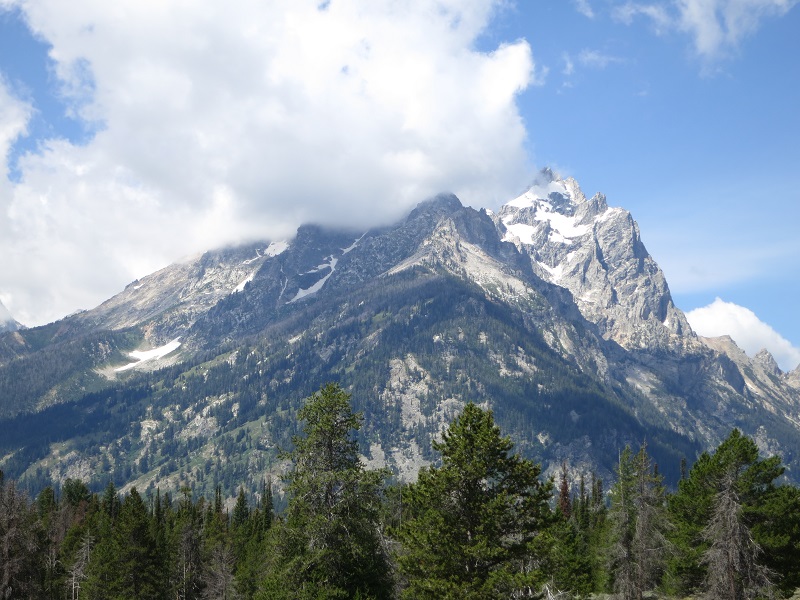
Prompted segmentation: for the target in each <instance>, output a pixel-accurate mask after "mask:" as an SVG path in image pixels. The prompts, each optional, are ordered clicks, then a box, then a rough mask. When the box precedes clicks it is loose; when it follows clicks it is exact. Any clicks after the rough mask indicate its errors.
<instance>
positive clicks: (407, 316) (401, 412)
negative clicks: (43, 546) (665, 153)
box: [0, 171, 800, 494]
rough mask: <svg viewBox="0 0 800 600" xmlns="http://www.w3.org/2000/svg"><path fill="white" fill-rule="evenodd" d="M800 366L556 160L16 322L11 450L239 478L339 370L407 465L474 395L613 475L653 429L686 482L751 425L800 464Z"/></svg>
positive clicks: (99, 477) (38, 470)
mask: <svg viewBox="0 0 800 600" xmlns="http://www.w3.org/2000/svg"><path fill="white" fill-rule="evenodd" d="M130 353H133V354H130ZM129 354H130V355H129ZM798 380H800V379H799V378H798V376H797V373H796V372H795V373H791V374H788V375H787V374H783V373H781V372H780V371H779V370H777V369H775V368H772V367H770V365H769V361H768V360H767V358H766V357H764V356H761V357H757V358H754V359H750V358H748V357H747V356H746V355H744V353H742V352H741V351H740V350H738V348H736V347H735V345H734V344H733V343H732V342H731V341H730V340H703V339H700V338H698V337H697V336H696V335H695V334H694V333H693V332H692V331H691V328H690V327H689V325H688V323H687V322H686V319H685V317H684V316H683V314H682V313H681V311H680V310H679V309H678V308H677V307H675V305H674V303H673V302H672V299H671V296H670V294H669V288H668V286H667V282H666V279H665V278H664V275H663V273H662V272H661V271H660V269H659V268H658V265H657V264H656V263H655V261H654V260H653V259H652V257H650V255H649V254H648V253H647V251H646V249H645V246H644V244H643V243H642V240H641V237H640V232H639V229H638V226H637V225H636V223H635V221H634V220H633V219H632V218H631V215H630V214H629V213H627V212H626V211H624V210H622V209H617V208H609V207H608V206H607V203H606V200H605V198H604V197H602V196H600V195H597V196H595V197H594V198H591V199H588V200H587V199H586V198H585V197H584V196H583V194H582V192H581V191H580V188H579V187H578V185H577V183H576V182H574V181H573V180H561V179H560V178H558V177H557V176H556V175H555V174H553V173H552V172H550V171H545V172H543V173H542V174H541V175H540V177H539V179H538V180H537V182H536V183H535V185H534V186H533V187H532V188H531V189H530V190H529V191H528V192H527V193H526V194H524V195H523V196H521V197H520V198H517V199H515V200H513V201H511V202H510V203H509V204H508V205H506V206H505V207H503V209H502V210H500V211H499V212H498V213H497V214H491V213H489V212H487V211H484V210H481V211H476V210H474V209H472V208H468V207H464V206H462V205H461V203H460V201H459V200H458V199H457V198H456V197H455V196H452V195H440V196H438V197H436V198H433V199H431V200H429V201H427V202H424V203H422V204H420V205H419V206H418V207H417V208H416V209H415V210H414V211H412V212H411V213H410V214H409V215H408V216H407V217H406V218H405V219H404V220H402V221H401V222H399V223H397V224H396V225H394V226H391V227H386V228H381V229H375V230H370V231H366V232H364V231H332V230H328V229H325V228H321V227H318V226H313V225H309V226H303V227H301V228H300V229H299V230H298V232H297V235H296V236H295V238H294V239H292V240H286V241H281V240H273V241H264V242H260V243H254V244H248V245H246V246H242V247H238V248H229V249H224V250H220V251H210V252H208V253H206V254H204V255H203V256H201V257H197V258H194V259H191V260H189V261H187V262H184V263H181V264H176V265H173V266H170V267H168V268H166V269H164V270H162V271H159V272H157V273H155V274H153V275H150V276H148V277H145V278H143V279H141V280H139V281H137V282H134V283H132V284H131V285H129V286H128V287H127V288H126V289H125V290H124V291H123V292H121V293H120V294H119V295H117V296H115V297H114V298H112V299H110V300H108V301H107V302H105V303H103V304H102V305H100V306H99V307H97V308H95V309H93V310H90V311H86V312H83V313H79V314H77V315H73V316H71V317H68V318H66V319H64V320H62V321H59V322H57V323H53V324H51V325H48V326H45V327H40V328H35V329H28V330H21V331H16V332H12V333H7V334H4V335H3V336H2V337H0V416H2V418H3V419H4V420H2V421H0V468H2V469H3V470H5V471H6V473H7V474H9V476H12V477H15V478H18V479H21V480H22V481H28V482H29V484H30V485H31V486H32V487H34V488H35V487H37V486H42V485H45V484H46V483H48V482H49V481H51V480H62V479H64V478H66V477H76V476H79V477H82V478H84V479H87V480H90V479H91V480H92V482H93V485H94V486H96V487H99V486H103V485H105V484H106V483H107V482H108V481H114V482H115V483H116V484H117V485H118V486H125V485H126V484H130V483H132V482H136V484H137V485H138V487H139V489H145V488H146V487H147V486H150V485H152V486H160V487H161V488H162V489H166V488H167V487H171V488H177V487H178V486H179V485H181V484H182V483H193V484H194V485H196V486H197V487H198V489H199V490H202V489H209V490H210V489H213V487H214V486H215V485H216V484H217V483H221V484H223V485H225V486H227V489H226V491H227V493H229V494H232V493H233V490H232V489H231V488H230V486H231V485H233V482H234V481H236V482H239V481H243V480H246V481H249V482H250V483H251V486H252V487H255V486H257V485H258V481H260V479H261V477H262V476H263V475H264V474H265V473H267V472H270V471H272V472H278V471H280V469H281V468H282V466H281V463H280V460H279V459H278V458H277V457H278V450H279V449H287V448H288V446H289V445H290V440H291V436H292V435H293V434H294V433H296V431H297V423H296V411H297V409H298V407H299V405H300V402H301V401H302V399H303V398H305V397H307V396H308V395H309V394H311V393H312V392H313V391H314V390H315V389H317V388H319V387H320V386H321V385H322V384H324V383H325V382H328V381H336V382H338V383H340V384H341V385H343V386H344V387H345V388H346V389H347V390H348V391H350V392H351V393H352V394H353V403H354V407H355V409H356V410H360V411H363V412H364V415H365V424H364V427H363V429H362V430H361V431H360V433H359V436H360V437H359V440H360V443H361V450H362V453H363V454H364V457H365V460H367V461H370V463H371V464H374V465H379V464H386V465H388V466H389V467H391V468H392V469H393V470H394V471H395V473H396V474H397V475H398V476H399V477H401V478H403V479H413V478H414V477H415V475H416V472H417V470H418V469H419V467H420V466H421V465H424V464H427V462H428V461H430V460H431V459H432V456H433V455H432V453H431V440H432V439H434V438H435V437H436V436H437V435H438V433H439V432H440V430H441V428H442V427H443V426H444V424H445V423H447V422H449V421H450V420H451V419H452V417H453V416H454V415H455V414H457V413H458V412H459V411H460V410H461V408H462V407H463V406H464V404H465V403H466V402H468V401H474V402H476V403H479V404H483V405H485V406H488V407H491V408H492V409H493V410H494V411H495V415H496V418H497V420H498V422H499V423H500V424H501V425H502V426H503V428H504V430H506V431H508V433H510V434H511V436H512V438H513V439H514V440H515V442H516V443H517V445H518V448H519V449H520V450H521V452H523V453H524V454H525V455H527V456H529V457H532V458H534V459H536V460H538V461H543V463H544V465H545V467H546V468H547V469H548V471H549V472H553V470H554V469H555V468H556V467H557V466H558V465H559V464H560V463H561V461H563V460H567V461H569V463H570V465H571V466H572V470H573V472H574V473H575V476H576V477H577V476H578V475H579V474H581V473H583V474H586V475H588V474H589V473H590V472H592V471H594V472H596V473H597V474H598V476H600V477H603V478H607V477H608V476H609V475H610V473H611V471H612V469H613V465H614V464H616V461H617V458H618V451H619V449H620V448H621V447H622V446H624V445H625V444H626V443H630V444H632V445H635V444H638V443H639V442H641V441H642V440H644V439H646V440H647V442H648V447H649V449H650V451H651V452H652V454H653V456H654V458H655V460H656V461H657V462H658V463H659V467H660V469H661V471H662V472H663V473H664V474H665V475H666V476H667V477H668V479H671V480H673V481H674V480H675V479H677V476H678V471H679V468H680V461H681V458H683V457H686V458H687V459H688V460H689V461H690V462H691V461H693V460H694V457H695V456H696V455H697V454H698V453H699V452H700V451H701V450H703V449H706V448H710V447H714V446H715V445H717V444H718V443H719V442H720V441H721V440H722V439H724V438H725V437H726V436H727V434H728V433H729V432H730V430H731V429H732V428H733V427H739V428H740V429H742V431H744V432H745V433H747V434H749V435H752V436H753V437H754V439H756V440H757V442H758V443H759V444H760V445H761V446H762V448H763V449H764V450H767V451H769V452H771V453H780V454H781V455H782V456H783V459H784V461H785V463H786V464H787V466H788V470H787V474H788V475H789V476H790V477H791V478H794V479H795V480H796V479H797V475H796V472H797V469H798V466H797V460H798V457H800V454H798V445H800V444H798V439H800V436H799V435H798V433H800V432H799V431H798V419H800V390H799V389H798V384H797V381H798ZM793 469H794V470H793Z"/></svg>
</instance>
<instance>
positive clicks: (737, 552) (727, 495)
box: [0, 384, 800, 600]
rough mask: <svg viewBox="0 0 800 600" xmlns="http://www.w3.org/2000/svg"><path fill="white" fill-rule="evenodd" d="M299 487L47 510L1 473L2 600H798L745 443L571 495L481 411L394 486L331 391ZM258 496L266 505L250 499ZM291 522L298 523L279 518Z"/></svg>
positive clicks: (774, 490) (793, 562)
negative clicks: (665, 599) (229, 502)
mask: <svg viewBox="0 0 800 600" xmlns="http://www.w3.org/2000/svg"><path fill="white" fill-rule="evenodd" d="M299 418H300V420H301V423H302V431H301V433H300V434H299V435H297V436H295V437H294V439H293V449H292V450H291V451H290V452H289V453H288V454H287V456H286V458H287V459H288V463H287V464H289V465H290V467H289V468H288V469H287V471H286V472H285V474H284V475H283V482H282V483H283V489H285V491H286V498H285V500H284V499H281V501H280V502H279V501H278V499H277V498H276V497H274V496H273V490H274V487H273V482H271V481H265V482H263V483H262V485H261V486H260V492H259V493H257V494H248V493H246V492H245V487H244V483H245V482H242V483H243V485H242V487H241V488H240V492H239V495H238V497H237V498H236V502H235V505H233V506H232V508H231V509H228V508H226V505H225V502H224V498H223V494H222V489H221V487H218V488H217V491H216V493H215V494H214V496H213V497H212V498H205V497H195V496H194V494H193V491H192V489H190V488H184V489H182V490H181V492H180V494H178V496H177V497H173V496H172V495H170V494H167V493H165V494H161V492H160V491H159V490H157V489H156V490H154V491H152V493H148V494H147V495H145V496H142V495H141V494H140V493H139V492H138V491H137V490H136V489H135V488H133V489H131V490H130V491H129V492H128V493H126V494H120V493H118V490H117V489H116V488H115V486H114V483H113V482H109V484H108V486H107V488H106V490H105V491H104V492H103V493H101V494H93V493H91V492H90V489H89V487H88V486H87V485H86V484H85V483H84V482H81V481H79V480H75V479H68V480H66V481H64V482H63V484H62V485H60V486H59V488H58V489H53V488H52V487H48V488H45V489H44V490H43V491H41V492H40V493H39V494H38V496H37V497H36V498H35V499H30V498H28V497H27V495H26V494H25V493H24V492H23V491H22V490H21V489H20V488H19V487H18V486H17V485H16V484H15V482H14V481H12V480H10V479H5V478H3V476H2V472H0V598H4V599H5V598H26V599H27V598H30V599H64V598H66V599H70V600H77V599H86V600H100V599H109V600H111V599H126V600H127V599H139V598H141V599H164V600H166V599H173V598H175V599H190V598H213V599H234V598H242V599H244V598H248V599H249V598H254V599H287V600H288V599H290V598H292V599H293V598H300V599H312V598H313V599H329V598H330V599H333V598H360V599H363V600H366V599H368V598H369V599H376V600H377V599H384V598H386V599H388V598H420V599H439V598H452V599H471V598H472V599H491V598H542V597H544V598H548V597H549V598H555V597H558V598H585V597H589V596H590V595H591V594H600V593H606V594H613V595H614V596H615V597H617V598H621V599H625V600H629V599H630V600H633V599H636V600H640V599H641V598H643V597H646V596H648V595H649V594H650V593H651V592H653V591H655V592H657V593H658V594H663V595H666V596H669V597H675V598H682V597H686V596H689V595H693V596H695V597H699V596H702V597H706V598H710V599H715V600H728V599H729V600H743V599H757V598H775V597H789V596H791V594H792V593H793V592H794V591H795V590H796V589H797V588H798V587H800V489H798V488H797V487H795V486H792V485H789V484H787V483H783V481H784V479H783V477H782V475H783V471H784V468H783V466H782V464H781V459H780V458H779V457H768V458H762V457H761V456H760V455H759V452H758V448H757V447H756V445H755V443H754V442H753V441H752V440H751V439H749V438H748V437H746V436H744V435H742V434H741V433H740V432H739V431H738V430H734V431H732V432H731V434H730V435H729V436H728V438H727V439H726V440H725V441H724V442H723V443H722V444H721V445H720V446H719V447H718V448H716V450H714V451H713V452H711V453H704V454H702V455H701V456H700V457H699V459H698V460H697V461H696V462H695V463H694V465H692V466H691V468H689V466H688V465H684V466H683V469H682V473H681V478H680V481H679V483H678V485H677V488H676V489H675V490H668V489H667V487H666V486H665V484H664V481H663V478H662V476H661V474H660V473H659V468H658V465H657V464H654V462H653V460H652V458H651V457H650V455H649V454H648V450H647V446H646V444H645V443H642V444H641V446H640V447H639V448H636V449H632V448H630V447H626V448H624V449H620V454H619V460H618V465H617V469H616V479H615V481H613V482H612V485H610V487H608V489H606V487H607V486H606V485H604V482H603V481H601V480H600V479H599V478H597V477H592V478H591V479H590V480H588V481H587V480H584V479H583V478H580V479H579V480H578V481H574V480H573V478H572V477H571V475H570V472H569V465H567V464H563V465H562V468H561V473H560V476H559V477H557V478H556V480H550V479H545V478H544V477H543V476H542V473H541V468H540V466H539V465H537V464H535V463H533V462H532V461H530V460H528V459H525V458H523V457H522V456H521V455H520V454H518V453H516V452H515V451H514V447H513V444H512V442H511V441H510V439H509V438H508V437H505V436H503V435H502V433H501V431H500V428H499V427H498V426H497V425H496V424H495V421H494V416H493V414H492V412H491V411H488V410H485V409H483V408H481V407H479V406H478V405H475V404H468V405H466V407H465V408H464V410H463V412H462V413H461V414H460V415H459V416H458V417H457V418H456V419H455V420H454V421H453V422H452V423H450V425H449V427H448V428H447V429H446V430H445V431H444V432H443V433H442V435H441V437H440V438H439V439H438V440H437V441H435V442H433V448H432V452H433V455H434V456H435V457H437V461H436V462H435V463H434V465H435V466H431V467H427V468H423V469H422V470H421V471H420V473H419V477H418V479H417V481H416V482H414V483H411V484H400V483H397V482H394V481H393V480H392V478H391V473H390V472H388V471H387V470H375V469H368V468H366V467H365V466H364V463H363V462H362V460H361V459H360V454H359V448H358V443H357V441H356V439H357V437H356V435H357V432H358V430H359V429H360V427H361V425H362V421H363V418H362V415H361V414H360V413H356V412H354V411H353V408H352V405H351V402H350V396H349V395H348V394H347V393H346V392H345V391H344V390H343V389H342V388H341V387H339V386H338V385H336V384H328V385H325V386H324V387H322V388H321V389H320V390H319V391H317V392H315V393H314V394H313V395H311V396H310V397H309V398H308V399H307V400H306V402H305V405H304V407H303V408H302V409H301V410H300V412H299ZM248 489H249V486H248ZM278 504H280V510H277V507H278Z"/></svg>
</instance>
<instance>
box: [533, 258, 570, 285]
mask: <svg viewBox="0 0 800 600" xmlns="http://www.w3.org/2000/svg"><path fill="white" fill-rule="evenodd" d="M537 264H538V265H539V266H540V267H542V269H544V270H545V271H547V273H548V274H549V275H550V277H551V279H552V280H553V281H558V280H559V279H561V277H563V275H564V265H556V266H555V267H551V266H550V265H548V264H545V263H543V262H540V263H537Z"/></svg>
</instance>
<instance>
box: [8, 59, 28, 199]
mask: <svg viewBox="0 0 800 600" xmlns="http://www.w3.org/2000/svg"><path fill="white" fill-rule="evenodd" d="M32 112H33V107H31V105H30V104H29V103H27V102H23V101H21V100H19V99H18V98H16V97H15V96H14V95H13V94H12V93H11V90H10V89H9V87H8V85H7V83H6V81H5V79H4V78H3V77H2V74H0V165H2V167H4V168H5V171H4V172H3V173H0V185H2V182H1V181H2V175H7V169H8V154H9V151H10V149H11V146H12V144H13V143H14V142H15V141H16V140H17V138H19V137H20V136H23V135H25V134H26V133H27V127H28V121H29V120H30V118H31V114H32Z"/></svg>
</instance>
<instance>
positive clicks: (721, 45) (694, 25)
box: [677, 0, 797, 59]
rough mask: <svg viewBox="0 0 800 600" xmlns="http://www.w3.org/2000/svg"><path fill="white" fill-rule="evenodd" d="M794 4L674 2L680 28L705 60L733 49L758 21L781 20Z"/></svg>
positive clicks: (773, 0)
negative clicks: (677, 11)
mask: <svg viewBox="0 0 800 600" xmlns="http://www.w3.org/2000/svg"><path fill="white" fill-rule="evenodd" d="M795 4H797V0H677V6H678V10H679V13H680V18H679V26H680V28H681V29H683V30H684V31H687V32H689V33H690V34H691V35H692V37H693V39H694V46H695V50H696V51H697V53H698V54H699V55H700V56H702V57H704V58H707V59H714V58H717V57H718V56H719V55H720V54H724V53H726V52H729V51H730V50H733V49H735V48H736V47H737V46H738V45H739V44H740V42H741V41H742V40H743V39H744V38H745V37H746V36H747V35H749V34H751V33H753V32H754V31H755V30H756V29H758V26H759V25H760V23H761V20H762V19H763V18H765V17H770V16H783V15H784V14H786V13H787V12H788V11H789V10H790V9H791V8H792V6H794V5H795Z"/></svg>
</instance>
